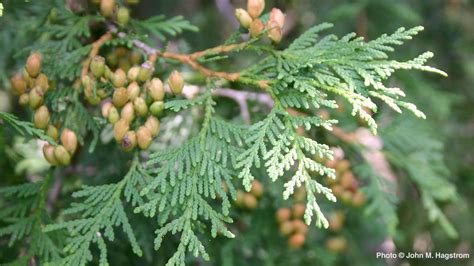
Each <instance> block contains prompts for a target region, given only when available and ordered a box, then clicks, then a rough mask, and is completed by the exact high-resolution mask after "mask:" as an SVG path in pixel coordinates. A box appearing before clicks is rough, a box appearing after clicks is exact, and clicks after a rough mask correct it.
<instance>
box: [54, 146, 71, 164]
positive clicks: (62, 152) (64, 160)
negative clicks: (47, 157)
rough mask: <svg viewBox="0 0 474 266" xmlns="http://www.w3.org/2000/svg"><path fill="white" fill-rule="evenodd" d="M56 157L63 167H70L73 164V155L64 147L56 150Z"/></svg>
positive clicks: (58, 147)
mask: <svg viewBox="0 0 474 266" xmlns="http://www.w3.org/2000/svg"><path fill="white" fill-rule="evenodd" d="M54 157H55V158H56V160H57V161H58V163H59V164H61V165H69V164H70V163H71V155H70V154H69V152H68V151H67V150H66V148H65V147H64V146H62V145H59V146H57V147H56V148H54Z"/></svg>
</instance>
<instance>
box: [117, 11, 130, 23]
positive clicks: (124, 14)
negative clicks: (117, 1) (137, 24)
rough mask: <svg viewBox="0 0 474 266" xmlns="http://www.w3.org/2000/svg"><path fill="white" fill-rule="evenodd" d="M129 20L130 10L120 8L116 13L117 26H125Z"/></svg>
mask: <svg viewBox="0 0 474 266" xmlns="http://www.w3.org/2000/svg"><path fill="white" fill-rule="evenodd" d="M129 20H130V10H128V8H126V7H121V8H119V9H118V11H117V22H118V24H120V25H122V26H125V25H127V24H128V21H129Z"/></svg>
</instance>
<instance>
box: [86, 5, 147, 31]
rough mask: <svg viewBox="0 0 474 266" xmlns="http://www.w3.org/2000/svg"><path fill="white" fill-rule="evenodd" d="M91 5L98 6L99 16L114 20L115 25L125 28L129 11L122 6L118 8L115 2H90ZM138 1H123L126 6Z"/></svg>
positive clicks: (128, 18)
mask: <svg viewBox="0 0 474 266" xmlns="http://www.w3.org/2000/svg"><path fill="white" fill-rule="evenodd" d="M90 2H91V3H92V4H95V5H98V6H99V10H100V14H101V15H102V16H104V17H106V18H111V19H114V20H115V21H116V22H117V24H119V25H121V26H125V25H127V24H128V22H129V21H130V10H129V9H128V8H126V7H124V6H118V5H117V3H116V1H115V0H90ZM139 2H140V0H124V1H122V3H124V4H127V5H135V4H138V3H139Z"/></svg>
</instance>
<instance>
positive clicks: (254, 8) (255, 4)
mask: <svg viewBox="0 0 474 266" xmlns="http://www.w3.org/2000/svg"><path fill="white" fill-rule="evenodd" d="M263 9H265V0H248V1H247V11H248V12H249V15H250V16H251V17H252V18H258V17H259V16H260V15H261V14H262V12H263Z"/></svg>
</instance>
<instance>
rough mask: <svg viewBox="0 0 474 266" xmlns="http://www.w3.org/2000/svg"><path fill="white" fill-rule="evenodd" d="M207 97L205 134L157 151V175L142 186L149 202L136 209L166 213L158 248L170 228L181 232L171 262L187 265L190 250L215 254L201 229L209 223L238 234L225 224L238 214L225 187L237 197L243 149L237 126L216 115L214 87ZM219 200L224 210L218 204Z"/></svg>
mask: <svg viewBox="0 0 474 266" xmlns="http://www.w3.org/2000/svg"><path fill="white" fill-rule="evenodd" d="M204 101H205V102H204V103H203V104H204V105H205V117H204V121H203V126H202V128H201V130H200V132H199V134H198V135H197V136H196V137H193V138H191V139H189V140H188V141H186V142H185V143H183V144H182V145H181V146H180V147H178V148H175V149H169V150H166V151H161V152H158V153H155V154H152V155H151V157H150V160H149V161H148V164H149V168H150V170H149V175H150V176H153V180H152V181H150V182H149V184H148V185H147V186H146V187H145V188H144V189H143V190H142V192H141V195H142V196H146V198H147V200H146V202H145V203H144V204H141V205H140V206H138V207H137V208H136V209H135V212H141V213H144V214H145V215H146V216H149V217H154V216H155V215H156V214H157V212H158V213H159V214H160V216H159V222H160V227H159V229H157V230H156V235H157V236H156V239H155V249H159V248H160V246H161V244H162V241H163V237H164V236H165V235H166V234H169V233H172V234H176V233H178V232H180V233H181V236H180V244H179V246H178V248H177V251H176V253H175V254H174V255H173V256H172V257H171V258H170V259H169V261H168V262H167V265H183V264H184V263H185V258H186V252H187V251H189V252H191V253H193V254H194V256H196V257H197V256H203V257H204V258H205V259H209V255H208V254H207V252H206V250H205V247H204V244H203V241H202V240H200V239H199V237H198V235H197V231H198V229H199V228H200V227H201V226H202V225H203V224H205V223H210V226H211V235H212V237H216V236H217V234H218V233H222V234H223V235H224V236H226V237H229V238H233V237H234V236H233V234H232V233H231V232H230V231H229V230H228V229H227V227H226V225H225V223H230V222H232V219H231V218H230V217H229V209H230V207H231V203H230V199H229V196H228V194H227V192H226V191H225V190H224V189H225V188H227V189H228V190H229V191H230V194H231V195H232V197H235V193H236V192H235V188H234V186H233V184H232V182H231V181H232V177H233V174H234V173H233V171H231V170H229V168H230V169H232V167H231V166H232V165H235V160H234V159H235V158H236V157H237V155H238V154H239V151H240V149H239V148H238V147H234V146H233V145H231V144H230V143H231V137H230V136H231V135H232V134H235V131H234V132H231V130H232V129H235V128H226V125H225V122H224V121H222V120H219V119H217V118H214V117H213V114H214V109H213V105H214V104H215V102H214V101H213V100H212V95H211V90H210V89H208V90H207V92H206V93H205V99H204ZM180 106H182V105H180ZM170 108H173V109H174V108H176V105H174V106H173V105H171V106H170ZM219 201H220V202H221V210H218V209H217V207H216V206H215V203H216V202H219Z"/></svg>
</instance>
